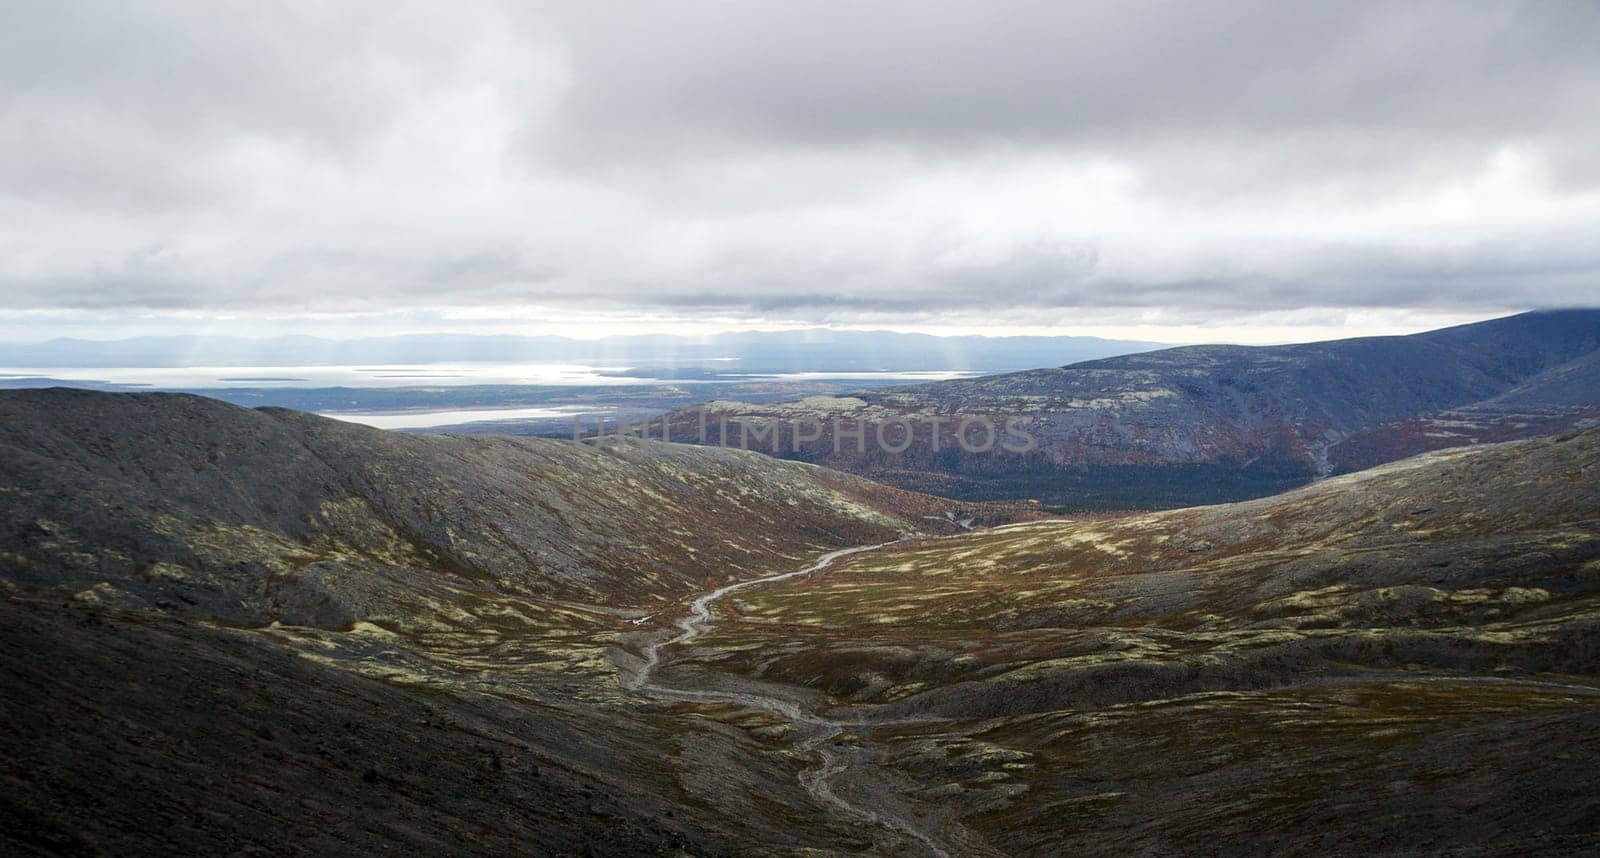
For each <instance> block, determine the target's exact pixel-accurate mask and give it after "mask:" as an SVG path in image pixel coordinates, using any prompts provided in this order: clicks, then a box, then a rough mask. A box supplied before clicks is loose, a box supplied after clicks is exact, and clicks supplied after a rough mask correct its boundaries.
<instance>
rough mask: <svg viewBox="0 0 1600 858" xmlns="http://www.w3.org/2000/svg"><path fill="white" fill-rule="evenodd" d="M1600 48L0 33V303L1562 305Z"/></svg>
mask: <svg viewBox="0 0 1600 858" xmlns="http://www.w3.org/2000/svg"><path fill="white" fill-rule="evenodd" d="M1597 38H1600V7H1597V6H1595V5H1594V4H1587V3H1521V4H1517V3H1508V4H1497V5H1494V6H1489V5H1482V6H1466V5H1463V4H1455V3H1398V4H1376V3H1374V4H1367V3H1343V4H1325V5H1324V6H1322V7H1320V8H1317V7H1312V6H1310V5H1309V4H1282V3H1267V2H1260V3H1256V2H1233V3H1209V4H1192V3H1145V2H1116V3H1109V2H1108V3H1073V4H1062V3H1052V2H1011V3H965V4H925V3H917V4H913V3H902V2H889V3H873V4H861V3H846V2H816V3H777V2H772V3H744V4H726V3H711V2H689V3H673V4H616V3H610V2H588V3H570V4H546V5H541V6H536V7H525V6H523V5H522V4H516V3H504V4H499V5H497V4H492V3H485V4H458V5H457V6H452V7H450V8H449V9H445V8H443V7H439V6H437V5H435V4H421V3H418V4H393V3H385V4H349V3H329V4H325V5H316V4H295V5H292V6H266V5H263V4H239V5H226V4H216V3H165V4H141V5H138V6H128V5H126V4H113V3H106V4H94V5H91V4H86V3H77V4H5V5H3V6H0V290H3V292H0V294H3V296H4V298H3V300H0V310H9V311H25V310H61V309H73V310H83V311H90V312H98V313H105V314H115V313H128V312H136V311H172V310H192V311H212V312H248V311H256V310H263V309H271V310H274V311H278V312H297V311H298V312H306V313H328V312H334V313H337V312H361V311H371V310H373V309H375V308H377V309H382V310H387V311H396V310H405V309H406V308H440V307H444V308H450V307H483V306H507V307H510V306H549V307H555V308H559V307H563V306H586V307H597V306H600V307H614V308H617V309H618V310H619V311H623V310H629V311H637V310H641V309H644V310H651V309H655V310H660V311H662V312H667V313H680V314H689V315H692V314H695V313H699V312H710V311H715V312H724V313H729V314H733V315H739V314H748V315H757V316H763V317H768V318H789V319H797V320H827V321H852V320H856V319H873V320H882V319H884V318H906V319H927V318H937V317H939V316H940V315H941V314H954V315H964V316H965V317H967V318H973V319H981V318H984V317H985V316H986V314H992V315H993V317H994V318H1006V319H1014V318H1019V317H1026V315H1027V313H1028V311H1029V310H1030V309H1035V310H1039V311H1041V312H1044V311H1064V310H1071V309H1072V308H1092V309H1095V310H1097V311H1099V310H1104V309H1105V308H1127V310H1128V311H1129V313H1130V314H1136V313H1138V312H1142V311H1147V310H1160V311H1162V312H1165V313H1182V312H1192V313H1195V314H1201V315H1204V314H1217V313H1240V314H1245V313H1250V312H1257V311H1274V310H1292V309H1296V308H1312V307H1353V308H1385V307H1389V308H1400V309H1405V308H1434V309H1437V308H1449V309H1464V310H1472V309H1474V308H1496V309H1498V308H1506V307H1511V308H1515V307H1531V306H1554V305H1563V304H1577V303H1591V304H1592V303H1594V302H1595V299H1596V295H1597V294H1600V292H1597V290H1596V288H1595V284H1596V283H1597V282H1600V281H1597V279H1596V275H1597V274H1600V250H1597V249H1596V247H1597V245H1600V242H1596V241H1594V237H1595V235H1596V234H1600V154H1597V153H1600V113H1597V112H1596V111H1594V110H1593V105H1595V104H1600V53H1597V52H1595V51H1594V49H1593V46H1594V44H1595V41H1596V39H1597ZM1069 315H1070V314H1066V315H1064V314H1062V313H1056V314H1055V315H1049V316H1048V318H1052V319H1063V318H1068V317H1069Z"/></svg>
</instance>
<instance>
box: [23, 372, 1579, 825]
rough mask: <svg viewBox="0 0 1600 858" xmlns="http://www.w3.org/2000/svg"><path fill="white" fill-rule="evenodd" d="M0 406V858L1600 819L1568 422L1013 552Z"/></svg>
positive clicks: (145, 402) (205, 412)
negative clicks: (0, 530)
mask: <svg viewBox="0 0 1600 858" xmlns="http://www.w3.org/2000/svg"><path fill="white" fill-rule="evenodd" d="M0 414H3V416H4V418H5V419H4V421H3V422H0V444H4V446H5V450H6V455H5V457H4V458H3V460H0V461H3V463H4V469H3V471H0V477H3V480H0V492H3V493H4V496H5V498H6V500H7V503H6V506H5V518H4V521H3V522H0V524H3V527H4V529H5V530H4V535H5V539H4V541H3V544H4V546H5V550H4V553H3V554H0V571H3V581H4V584H3V587H4V594H5V599H4V610H5V612H6V614H7V617H8V619H7V623H6V626H5V627H6V628H7V630H8V631H7V632H6V633H5V636H4V638H5V646H4V648H3V649H0V670H3V672H4V676H5V678H6V684H7V687H8V688H12V689H16V690H17V693H15V694H8V695H7V697H6V701H7V702H6V704H5V706H6V711H5V713H4V715H5V717H6V718H7V719H8V723H12V724H15V725H17V728H16V729H15V730H14V731H13V732H12V733H11V734H10V735H9V736H8V737H7V738H6V739H5V742H6V746H5V747H4V748H3V751H4V753H5V755H6V759H8V760H12V761H13V762H12V763H11V764H10V765H11V768H10V770H9V771H10V774H9V775H8V777H10V778H11V781H12V784H13V787H14V788H13V790H12V791H11V794H12V795H14V796H16V798H14V799H11V800H9V801H8V804H7V805H6V807H5V808H4V813H5V814H6V815H7V818H10V819H14V820H19V821H26V823H27V824H26V825H23V826H7V827H8V829H11V830H16V831H19V832H20V831H29V832H32V833H31V834H29V835H28V836H29V838H30V839H27V840H22V839H17V838H15V837H13V838H12V839H11V840H9V841H8V847H9V848H12V849H14V850H17V851H19V852H20V853H21V854H30V853H35V852H36V853H41V854H43V853H48V852H52V851H56V850H58V849H62V848H71V849H75V850H77V851H89V852H94V851H116V852H119V853H122V854H141V853H149V852H154V851H158V850H159V849H160V848H161V844H162V843H166V842H170V838H178V839H181V840H182V841H183V842H185V843H188V844H195V845H198V846H200V847H206V848H207V849H208V850H211V849H214V850H215V851H237V850H239V849H244V848H247V847H249V846H250V845H251V844H257V845H259V844H260V843H261V841H260V840H259V839H258V836H257V833H256V832H257V830H258V829H259V830H277V831H283V830H288V829H291V828H294V829H295V830H301V831H303V834H301V835H297V842H299V843H301V844H303V846H302V848H303V849H304V850H306V851H308V852H311V851H315V852H317V853H319V854H365V853H368V852H370V851H373V850H376V849H380V848H397V847H398V848H407V849H430V850H436V851H444V852H451V853H461V854H494V853H499V852H504V851H535V852H541V853H548V854H585V850H588V852H589V853H592V854H664V855H671V854H683V855H721V854H729V855H732V854H763V855H773V856H778V855H797V854H839V855H847V854H877V855H1033V854H1059V853H1060V852H1063V851H1074V852H1081V853H1084V854H1123V853H1125V852H1127V851H1130V850H1131V851H1152V852H1176V851H1206V849H1207V844H1210V843H1214V842H1216V840H1217V838H1219V837H1221V838H1225V839H1226V840H1227V842H1229V843H1232V844H1239V845H1240V846H1241V848H1257V849H1287V850H1290V851H1301V850H1311V849H1323V848H1332V849H1336V850H1340V851H1357V850H1378V851H1383V850H1387V849H1392V848H1393V847H1395V846H1396V845H1397V844H1405V845H1407V846H1408V847H1411V846H1416V845H1418V844H1420V845H1421V847H1422V848H1425V849H1429V850H1434V851H1453V850H1456V849H1460V848H1466V847H1468V846H1473V847H1474V848H1482V849H1486V850H1488V851H1490V852H1495V851H1500V850H1505V849H1510V848H1512V846H1513V845H1515V846H1516V847H1517V848H1518V849H1531V850H1533V851H1562V850H1565V849H1568V848H1571V847H1572V846H1574V845H1575V844H1578V843H1581V842H1585V840H1586V838H1587V837H1588V836H1589V835H1590V834H1592V832H1593V830H1594V826H1595V824H1596V821H1597V820H1600V804H1597V803H1596V802H1595V800H1594V799H1593V797H1592V793H1591V791H1590V790H1588V788H1587V785H1588V783H1589V776H1588V772H1589V771H1591V770H1592V768H1593V766H1594V765H1595V764H1596V763H1600V759H1597V757H1596V752H1595V751H1593V750H1592V749H1594V748H1600V741H1597V740H1600V661H1597V659H1600V494H1597V491H1600V489H1597V488H1596V486H1597V484H1600V481H1597V480H1595V479H1594V476H1595V474H1596V473H1600V430H1580V431H1572V432H1566V433H1562V434H1559V435H1556V436H1554V437H1549V438H1539V439H1533V440H1527V441H1517V442H1510V443H1504V444H1485V445H1479V446H1477V447H1472V448H1466V449H1459V450H1448V451H1442V452H1436V453H1431V454H1427V455H1424V456H1420V457H1416V458H1412V459H1407V460H1405V461H1402V462H1397V463H1393V464H1390V465H1385V466H1382V467H1378V468H1374V469H1370V470H1367V471H1362V472H1359V473H1354V474H1350V475H1346V476H1340V477H1334V478H1331V479H1326V480H1323V481H1320V482H1318V483H1316V484H1314V485H1312V486H1308V487H1305V488H1301V489H1297V490H1294V491H1292V492H1289V493H1287V494H1284V495H1280V496H1276V497H1270V498H1263V499H1260V500H1254V501H1248V502H1243V503H1236V504H1228V505H1221V506H1210V507H1198V508H1189V509H1178V510H1171V511H1165V512H1156V513H1143V514H1119V515H1099V516H1089V517H1077V518H1073V517H1068V518H1047V517H1042V516H1040V515H1039V514H1038V513H1037V512H1036V511H1035V509H1034V508H1033V507H1031V506H1029V505H1026V504H1021V505H1007V504H975V503H969V502H959V501H948V500H942V499H938V498H934V497H930V496H926V495H917V494H914V493H911V492H906V491H903V490H900V489H895V488H890V487H887V486H881V485H877V484H873V483H870V482H867V481H865V480H861V479H859V478H856V477H851V476H847V475H843V474H838V473H836V472H831V471H826V470H823V469H819V468H816V467H814V466H811V465H806V464H800V463H786V462H782V461H778V460H775V459H773V458H771V457H768V456H763V455H760V454H757V453H753V452H750V453H747V452H742V451H735V450H722V449H714V448H703V447H693V446H686V445H678V444H663V443H661V442H656V441H641V440H637V439H609V440H606V441H603V442H600V443H581V444H580V443H575V442H571V441H557V440H544V439H500V438H478V437H461V438H455V437H447V436H410V435H398V434H394V433H384V432H380V431H377V430H371V429H366V428H363V427H358V426H350V425H347V424H341V423H336V422H333V421H328V420H323V419H321V418H316V417H312V416H309V415H302V414H298V413H295V412H287V411H281V410H273V409H266V410H257V411H249V410H245V409H239V408H236V407H234V406H229V405H225V404H222V403H216V402H212V401H209V400H203V399H198V398H194V397H184V396H174V395H164V394H141V395H131V396H130V395H121V394H103V393H92V392H82V391H30V392H17V393H11V394H4V395H0ZM962 522H968V523H969V525H970V526H971V527H972V528H973V529H971V530H967V529H964V527H965V526H966V525H963V524H962ZM220 713H228V714H227V715H226V716H225V717H219V715H220ZM266 772H271V773H272V774H270V775H266V774H265V773H266ZM96 773H98V774H96ZM252 773H254V774H252ZM129 778H137V779H143V782H146V783H148V784H150V785H151V788H150V789H147V790H143V791H135V792H133V793H127V792H124V791H121V788H120V787H117V786H114V785H115V784H126V783H128V782H129ZM157 785H159V786H157ZM285 802H287V803H285ZM90 806H97V807H101V808H104V809H106V810H104V811H102V812H100V813H98V814H97V815H95V816H94V817H93V818H90V817H87V816H85V814H86V813H87V810H86V809H87V808H88V807H90ZM392 814H403V818H404V820H405V821H404V822H403V823H402V822H401V819H402V817H401V816H394V815H392ZM1463 814H1468V815H1469V817H1470V819H1471V820H1472V822H1470V823H1469V824H1462V823H1461V822H1460V819H1461V817H1462V815H1463ZM249 820H254V822H253V823H250V822H248V821H249ZM385 820H387V821H385ZM296 826H298V827H299V828H295V827H296ZM519 844H520V845H519Z"/></svg>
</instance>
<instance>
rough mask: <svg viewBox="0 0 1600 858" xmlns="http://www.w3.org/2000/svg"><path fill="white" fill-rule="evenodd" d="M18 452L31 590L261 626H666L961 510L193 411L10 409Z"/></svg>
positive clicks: (859, 491) (669, 458) (223, 408)
mask: <svg viewBox="0 0 1600 858" xmlns="http://www.w3.org/2000/svg"><path fill="white" fill-rule="evenodd" d="M0 451H3V453H4V455H3V457H0V492H4V493H5V497H6V505H5V513H4V515H3V516H0V546H3V547H0V562H4V564H5V565H6V567H7V569H8V573H9V574H8V576H7V577H8V578H9V579H10V580H12V581H14V582H16V583H21V584H31V585H38V586H49V587H53V588H70V589H72V590H74V591H77V592H81V593H84V594H86V595H92V596H93V597H94V598H97V599H100V600H102V601H108V602H112V603H116V604H124V605H130V606H132V605H140V604H155V605H158V606H161V607H170V608H174V609H178V610H185V611H192V612H195V613H199V614H203V615H206V616H211V617H215V618H219V619H227V620H229V621H234V622H241V623H259V622H266V621H270V620H281V621H284V622H290V623H295V624H302V625H328V626H335V627H337V626H343V625H348V624H349V623H350V622H353V621H356V620H359V619H367V618H370V617H372V616H376V615H379V614H382V613H385V612H394V611H401V612H403V611H407V610H411V609H412V608H411V607H408V606H406V605H399V604H396V603H395V601H394V600H395V599H397V598H405V599H413V598H421V596H419V595H417V594H422V593H433V592H436V591H439V590H440V589H441V588H444V589H453V588H481V589H485V590H490V591H494V592H502V593H519V594H523V595H537V596H540V597H545V598H560V599H567V600H578V601H603V602H605V603H607V604H611V605H613V606H625V607H629V608H637V609H649V608H651V607H653V606H659V605H661V604H665V603H668V602H670V600H672V599H673V598H674V597H676V596H680V595H682V594H684V593H688V592H694V591H697V590H699V589H702V588H703V587H704V586H705V585H706V584H707V582H709V581H711V580H721V579H725V578H729V577H737V576H740V575H753V574H755V573H756V572H759V571H763V570H767V569H769V568H771V567H773V566H774V565H775V564H782V563H787V562H789V561H790V560H791V559H793V558H797V557H803V556H805V555H806V554H807V553H809V552H813V551H817V550H821V549H825V548H828V547H838V546H839V545H845V544H853V543H855V542H862V541H868V540H871V539H874V538H882V537H885V536H887V535H891V534H894V533H898V532H900V531H902V530H907V529H912V528H914V527H924V528H933V529H938V528H939V527H941V526H943V527H947V528H948V527H953V525H950V524H949V523H948V522H947V521H943V520H942V514H943V513H944V512H948V511H953V510H955V509H956V508H957V506H959V505H955V504H949V503H945V502H942V501H936V500H934V499H930V498H927V497H922V496H917V495H913V494H910V493H907V492H902V491H899V490H895V489H890V488H887V487H884V486H879V485H876V484H873V483H870V482H867V481H865V480H861V479H858V478H854V477H847V476H844V475H840V474H835V473H831V472H826V471H823V470H821V469H818V468H814V467H810V466H805V465H798V464H789V463H775V462H772V461H771V460H768V459H763V458H761V457H758V456H756V455H754V454H748V453H742V452H739V451H734V450H714V449H702V448H686V447H675V448H669V447H666V446H665V445H661V444H655V443H650V442H639V441H632V440H609V441H606V442H602V443H600V444H598V445H583V444H574V443H570V442H560V441H551V440H544V439H503V438H462V437H449V436H404V435H397V434H394V433H387V432H380V431H377V430H373V429H367V428H364V427H360V426H353V425H350V424H346V423H340V422H337V421H333V420H327V419H323V418H319V417H315V416H312V415H308V414H303V413H299V412H293V411H284V410H278V409H263V410H254V411H252V410H246V409H242V408H238V407H235V406H230V405H225V404H223V403H220V402H216V401H214V400H209V399H204V398H200V397H194V396H184V395H175V394H140V395H123V394H100V393H91V392H86V391H72V390H59V389H58V390H43V391H10V392H3V393H0ZM934 519H940V520H934ZM380 581H381V582H385V583H382V584H377V583H374V582H380Z"/></svg>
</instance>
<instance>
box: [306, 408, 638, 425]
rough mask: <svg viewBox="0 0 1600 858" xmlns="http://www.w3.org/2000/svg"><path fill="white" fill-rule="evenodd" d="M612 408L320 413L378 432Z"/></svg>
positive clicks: (558, 415)
mask: <svg viewBox="0 0 1600 858" xmlns="http://www.w3.org/2000/svg"><path fill="white" fill-rule="evenodd" d="M610 410H611V409H609V408H585V407H583V406H576V405H575V406H570V407H567V406H563V407H561V408H467V409H458V410H454V411H395V412H386V413H371V414H368V413H351V412H339V411H323V412H319V413H321V415H322V416H323V417H332V418H333V419H335V420H343V421H345V422H346V423H360V424H362V425H365V426H373V427H376V428H378V429H433V428H437V427H439V426H456V425H459V424H462V423H485V422H493V421H496V420H541V419H551V418H557V417H568V416H571V415H573V414H593V413H595V412H596V411H610Z"/></svg>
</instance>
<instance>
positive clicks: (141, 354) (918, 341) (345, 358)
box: [0, 329, 1161, 377]
mask: <svg viewBox="0 0 1600 858" xmlns="http://www.w3.org/2000/svg"><path fill="white" fill-rule="evenodd" d="M1160 347H1161V345H1160V344H1158V343H1148V342H1136V341H1131V340H1107V339H1100V338H1098V337H979V336H958V337H941V336H932V335H928V334H907V333H896V332H891V331H835V330H827V329H808V330H797V331H746V332H740V333H727V334H717V335H714V336H708V337H682V336H666V335H639V336H611V337H601V338H598V339H592V340H586V339H572V338H568V337H556V336H539V337H524V336H508V335H503V336H476V335H464V334H422V335H410V336H394V337H375V338H369V339H356V340H330V339H323V338H319V337H309V336H291V337H275V338H270V339H249V338H242V337H136V338H132V339H123V340H81V339H56V340H50V341H48V342H42V343H31V344H0V367H16V368H50V367H62V368H110V367H180V366H262V367H271V366H336V365H365V364H429V363H443V362H495V363H584V364H590V365H599V366H625V367H629V368H631V369H632V370H633V371H634V372H636V373H639V372H659V371H661V370H663V369H671V370H675V371H676V374H677V377H682V376H684V375H685V374H687V375H690V376H693V375H697V374H706V373H710V374H722V373H748V372H763V373H771V372H916V371H961V370H965V371H972V372H999V371H1006V370H1015V369H1024V368H1027V367H1034V366H1041V365H1046V364H1056V363H1061V362H1071V361H1080V360H1088V359H1091V358H1100V357H1109V356H1112V355H1120V354H1129V353H1131V352H1138V351H1147V350H1149V349H1153V348H1160Z"/></svg>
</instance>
